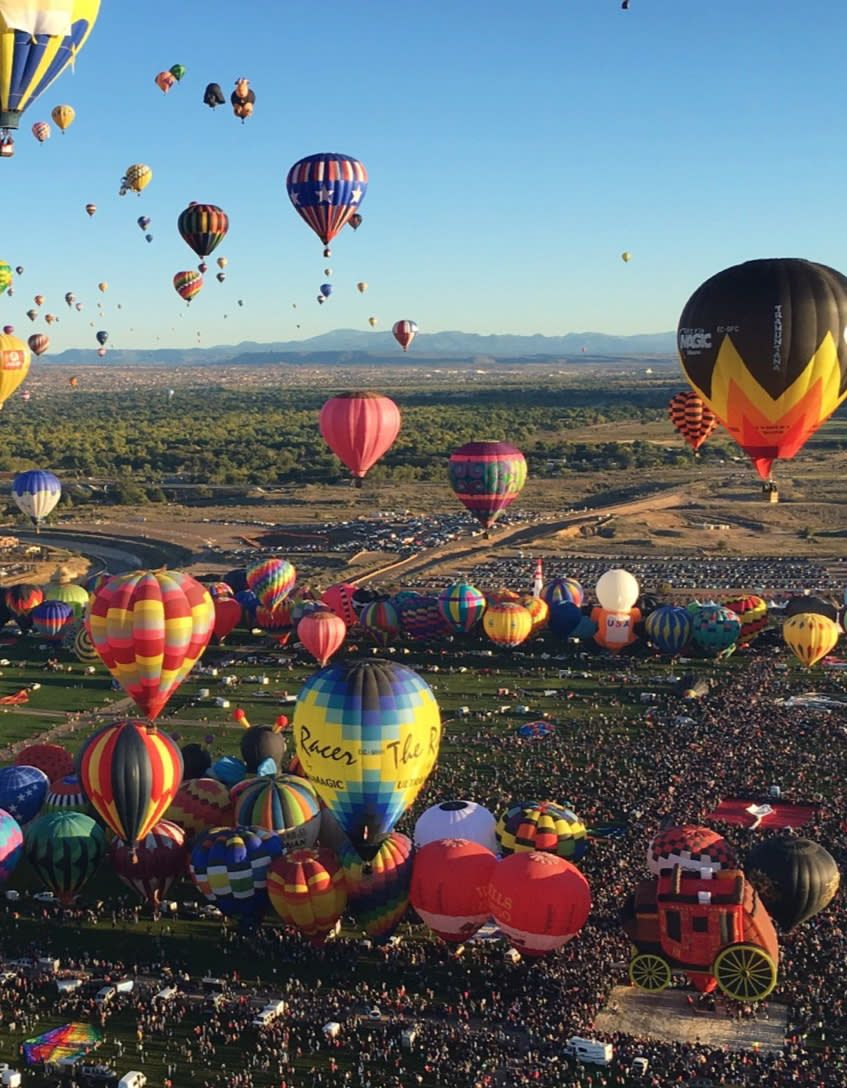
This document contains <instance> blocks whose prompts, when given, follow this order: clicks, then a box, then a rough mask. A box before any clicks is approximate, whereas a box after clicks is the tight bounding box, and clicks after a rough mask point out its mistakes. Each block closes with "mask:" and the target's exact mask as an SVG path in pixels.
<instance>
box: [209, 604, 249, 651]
mask: <svg viewBox="0 0 847 1088" xmlns="http://www.w3.org/2000/svg"><path fill="white" fill-rule="evenodd" d="M213 600H214V609H215V623H214V627H213V629H212V633H213V634H214V636H215V640H216V641H217V642H219V643H220V642H223V640H224V639H225V638H226V637H227V635H230V634H232V632H233V631H234V630H235V628H236V627H237V626H238V624H239V623H241V617H242V611H241V605H240V604H239V603H238V601H237V600H236V599H235V598H234V597H230V596H227V597H216V598H213Z"/></svg>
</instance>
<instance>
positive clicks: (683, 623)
mask: <svg viewBox="0 0 847 1088" xmlns="http://www.w3.org/2000/svg"><path fill="white" fill-rule="evenodd" d="M644 630H645V632H646V634H647V638H648V639H649V640H650V641H651V642H652V643H653V645H654V646H655V647H656V649H657V650H658V651H659V653H662V654H666V655H667V656H668V657H676V656H677V655H678V654H681V653H682V651H683V650H684V649H685V647H686V646H687V645H688V642H689V640H690V639H691V617H690V616H689V615H688V613H687V612H686V610H685V609H684V608H675V607H674V606H673V605H669V604H665V605H662V606H661V607H660V608H657V609H656V610H655V612H651V613H650V615H649V616H648V617H647V619H646V620H645V621H644Z"/></svg>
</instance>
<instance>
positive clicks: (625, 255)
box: [621, 249, 632, 264]
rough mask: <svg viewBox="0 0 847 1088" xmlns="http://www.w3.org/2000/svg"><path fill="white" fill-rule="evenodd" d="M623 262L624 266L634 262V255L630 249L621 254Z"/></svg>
mask: <svg viewBox="0 0 847 1088" xmlns="http://www.w3.org/2000/svg"><path fill="white" fill-rule="evenodd" d="M621 260H622V261H623V262H624V264H629V262H630V261H631V260H632V254H631V253H630V252H629V250H628V249H625V250H624V251H623V253H622V254H621Z"/></svg>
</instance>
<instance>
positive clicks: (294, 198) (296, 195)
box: [291, 193, 300, 204]
mask: <svg viewBox="0 0 847 1088" xmlns="http://www.w3.org/2000/svg"><path fill="white" fill-rule="evenodd" d="M291 203H292V204H299V203H300V194H299V193H292V194H291Z"/></svg>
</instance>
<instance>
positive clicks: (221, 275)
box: [215, 272, 226, 316]
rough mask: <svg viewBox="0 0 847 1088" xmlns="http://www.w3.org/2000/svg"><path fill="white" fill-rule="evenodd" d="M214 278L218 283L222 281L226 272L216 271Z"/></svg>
mask: <svg viewBox="0 0 847 1088" xmlns="http://www.w3.org/2000/svg"><path fill="white" fill-rule="evenodd" d="M215 279H216V280H217V281H218V283H223V282H224V280H225V279H226V274H225V273H224V272H216V273H215ZM224 316H226V315H224Z"/></svg>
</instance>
